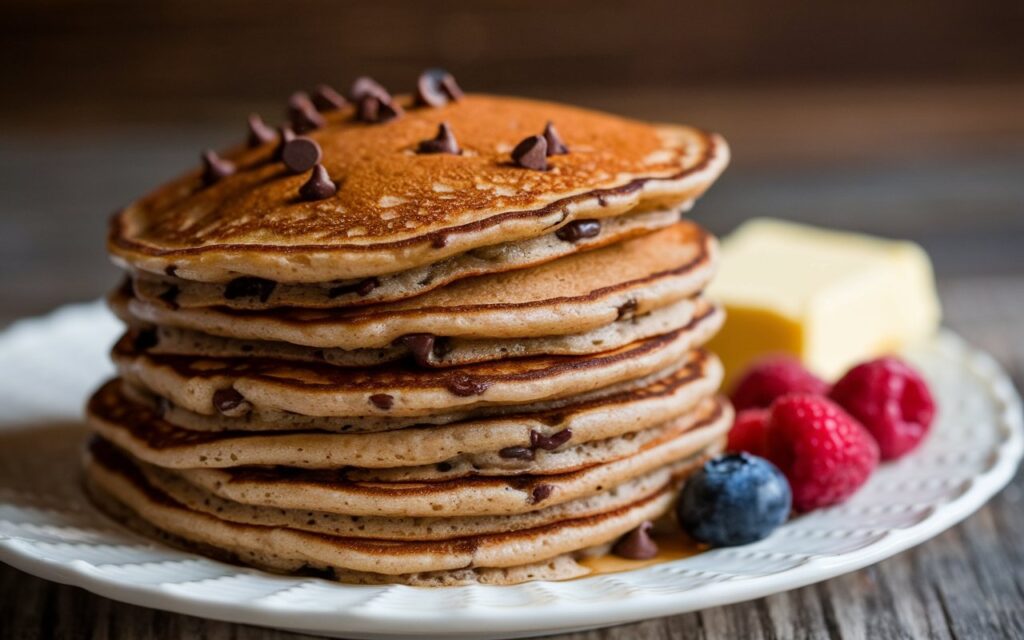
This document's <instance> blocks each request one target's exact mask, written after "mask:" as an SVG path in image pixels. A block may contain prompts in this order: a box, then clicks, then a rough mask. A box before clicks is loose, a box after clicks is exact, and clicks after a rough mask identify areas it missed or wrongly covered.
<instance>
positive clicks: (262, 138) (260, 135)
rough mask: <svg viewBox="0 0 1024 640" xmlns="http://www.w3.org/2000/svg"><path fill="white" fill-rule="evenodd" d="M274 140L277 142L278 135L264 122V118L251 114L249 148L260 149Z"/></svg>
mask: <svg viewBox="0 0 1024 640" xmlns="http://www.w3.org/2000/svg"><path fill="white" fill-rule="evenodd" d="M274 140H277V134H276V133H274V130H273V129H271V128H270V127H269V126H267V124H266V123H265V122H263V118H261V117H260V116H259V114H257V113H251V114H249V138H248V144H249V146H250V147H259V146H261V145H264V144H268V143H270V142H273V141H274Z"/></svg>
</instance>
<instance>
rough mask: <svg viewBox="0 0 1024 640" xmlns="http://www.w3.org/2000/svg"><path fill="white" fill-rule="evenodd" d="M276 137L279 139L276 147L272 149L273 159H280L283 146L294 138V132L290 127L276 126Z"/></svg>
mask: <svg viewBox="0 0 1024 640" xmlns="http://www.w3.org/2000/svg"><path fill="white" fill-rule="evenodd" d="M277 137H278V139H279V141H278V143H277V148H276V149H274V160H280V159H281V156H283V155H284V148H285V147H287V146H288V143H289V142H291V141H292V140H294V139H295V132H294V131H292V128H291V127H278V128H277Z"/></svg>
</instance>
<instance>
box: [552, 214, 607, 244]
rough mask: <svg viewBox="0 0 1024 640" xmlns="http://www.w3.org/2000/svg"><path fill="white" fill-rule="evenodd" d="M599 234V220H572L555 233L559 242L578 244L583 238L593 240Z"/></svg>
mask: <svg viewBox="0 0 1024 640" xmlns="http://www.w3.org/2000/svg"><path fill="white" fill-rule="evenodd" d="M599 233H601V221H600V220H591V219H587V220H573V221H572V222H570V223H569V224H567V225H565V226H564V227H562V228H561V229H559V230H558V231H556V232H555V235H556V236H558V239H559V240H563V241H565V242H579V241H580V240H582V239H584V238H593V237H594V236H596V235H597V234H599Z"/></svg>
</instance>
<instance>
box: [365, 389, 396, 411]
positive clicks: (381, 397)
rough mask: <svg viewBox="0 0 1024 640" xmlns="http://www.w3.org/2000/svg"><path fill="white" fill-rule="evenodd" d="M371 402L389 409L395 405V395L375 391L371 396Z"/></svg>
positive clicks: (381, 407) (385, 409)
mask: <svg viewBox="0 0 1024 640" xmlns="http://www.w3.org/2000/svg"><path fill="white" fill-rule="evenodd" d="M370 402H372V403H373V406H375V407H377V408H378V409H383V410H384V411H387V410H388V409H390V408H391V407H393V406H394V405H395V397H394V396H392V395H391V394H388V393H375V394H373V395H372V396H370Z"/></svg>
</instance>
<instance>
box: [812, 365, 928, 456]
mask: <svg viewBox="0 0 1024 640" xmlns="http://www.w3.org/2000/svg"><path fill="white" fill-rule="evenodd" d="M829 397H830V398H832V400H834V401H835V402H837V403H838V404H839V405H840V406H842V407H843V408H844V409H845V410H846V411H847V413H849V414H850V415H851V416H853V417H854V418H856V419H857V420H859V421H860V423H861V424H862V425H864V427H865V428H866V429H867V430H868V431H869V432H870V433H871V435H872V436H874V438H875V441H876V442H877V443H878V450H879V452H880V453H881V457H882V460H893V459H895V458H899V457H900V456H902V455H905V454H906V453H908V452H910V451H911V450H913V449H914V448H915V447H917V445H919V444H920V443H921V441H922V440H923V439H924V437H925V436H926V435H927V434H928V429H929V428H930V427H931V425H932V421H933V420H934V418H935V400H934V399H933V398H932V394H931V392H930V391H929V390H928V385H927V383H925V381H924V378H922V377H921V374H919V373H918V372H917V371H916V370H914V369H913V368H912V367H911V366H910V365H908V364H907V363H905V362H903V361H902V360H900V359H898V358H893V357H885V358H878V359H876V360H871V361H869V362H865V363H863V364H859V365H857V366H856V367H854V368H852V369H850V370H849V371H848V372H846V375H844V376H843V377H842V378H840V379H839V381H838V382H836V384H835V386H833V387H832V391H831V392H830V393H829Z"/></svg>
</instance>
